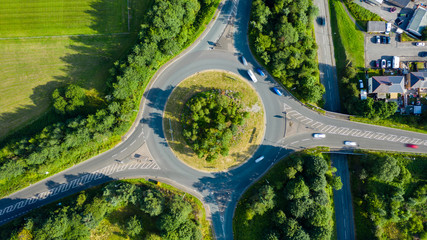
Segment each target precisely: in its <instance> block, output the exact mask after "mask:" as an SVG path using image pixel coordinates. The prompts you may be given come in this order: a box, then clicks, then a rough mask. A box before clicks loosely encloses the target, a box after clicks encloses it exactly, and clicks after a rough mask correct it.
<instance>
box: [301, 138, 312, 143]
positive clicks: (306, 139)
mask: <svg viewBox="0 0 427 240" xmlns="http://www.w3.org/2000/svg"><path fill="white" fill-rule="evenodd" d="M308 140H310V139H309V138H305V139H303V140H301V142H305V141H308Z"/></svg>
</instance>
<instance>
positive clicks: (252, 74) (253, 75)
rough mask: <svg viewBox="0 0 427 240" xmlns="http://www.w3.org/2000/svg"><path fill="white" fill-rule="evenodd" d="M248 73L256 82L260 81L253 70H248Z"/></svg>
mask: <svg viewBox="0 0 427 240" xmlns="http://www.w3.org/2000/svg"><path fill="white" fill-rule="evenodd" d="M248 75H249V77H250V78H251V80H252V81H253V82H254V83H256V82H258V79H256V77H255V74H254V73H253V72H252V70H250V69H249V70H248Z"/></svg>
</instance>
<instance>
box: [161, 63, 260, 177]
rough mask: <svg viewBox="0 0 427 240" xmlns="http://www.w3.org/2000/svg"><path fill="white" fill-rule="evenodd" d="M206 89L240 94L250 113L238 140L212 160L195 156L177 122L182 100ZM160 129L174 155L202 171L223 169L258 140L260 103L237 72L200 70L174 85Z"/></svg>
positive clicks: (245, 154) (243, 156) (244, 157)
mask: <svg viewBox="0 0 427 240" xmlns="http://www.w3.org/2000/svg"><path fill="white" fill-rule="evenodd" d="M209 89H222V90H232V91H234V92H240V93H241V94H242V101H241V102H242V103H243V104H244V108H246V109H245V110H246V111H249V113H250V117H249V119H248V120H246V123H245V127H244V130H243V131H242V132H241V133H240V134H241V135H240V140H239V141H238V142H237V143H235V144H233V145H232V146H231V147H230V152H229V155H228V156H225V157H224V156H220V157H219V158H218V159H216V160H214V161H212V162H207V161H205V160H204V159H199V158H198V157H197V155H196V154H195V153H194V152H193V151H192V150H191V148H190V147H189V146H188V145H187V144H186V143H185V139H184V137H183V136H182V128H181V122H180V116H181V113H182V109H183V107H184V104H185V103H186V101H187V100H188V99H190V98H191V97H192V96H193V95H194V94H195V93H197V92H202V91H206V90H209ZM163 129H164V132H165V136H166V139H167V140H168V143H169V145H170V147H171V148H172V150H173V151H174V153H175V155H176V156H177V157H178V158H179V159H181V160H182V161H184V162H185V163H186V164H188V165H190V166H192V167H194V168H197V169H201V170H205V171H220V170H226V169H228V168H230V167H232V166H235V165H238V164H241V163H242V162H244V161H246V160H247V159H248V158H249V157H250V156H252V154H253V153H254V152H255V150H256V149H257V148H258V146H259V144H260V143H261V141H262V138H263V136H264V130H265V120H264V106H263V104H262V101H261V99H260V98H259V96H258V94H257V93H256V91H255V90H254V89H253V87H252V86H251V85H250V84H248V83H246V81H245V80H242V79H241V78H240V77H239V76H237V75H234V74H231V73H225V72H216V71H208V72H202V73H198V74H195V75H193V76H191V77H189V78H187V79H186V80H184V81H182V82H181V83H180V84H179V85H178V86H177V87H176V88H175V89H174V91H173V92H172V94H171V95H170V97H169V99H168V102H167V104H166V107H165V114H164V117H163ZM171 132H172V134H171ZM172 135H173V136H172Z"/></svg>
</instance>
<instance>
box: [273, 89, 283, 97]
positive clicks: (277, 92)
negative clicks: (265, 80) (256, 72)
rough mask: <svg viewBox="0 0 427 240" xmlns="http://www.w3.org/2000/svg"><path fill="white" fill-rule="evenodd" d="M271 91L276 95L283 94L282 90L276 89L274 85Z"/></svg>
mask: <svg viewBox="0 0 427 240" xmlns="http://www.w3.org/2000/svg"><path fill="white" fill-rule="evenodd" d="M273 91H274V92H275V93H276V94H277V95H279V96H282V95H283V94H282V92H281V91H280V90H279V89H278V88H276V87H274V88H273Z"/></svg>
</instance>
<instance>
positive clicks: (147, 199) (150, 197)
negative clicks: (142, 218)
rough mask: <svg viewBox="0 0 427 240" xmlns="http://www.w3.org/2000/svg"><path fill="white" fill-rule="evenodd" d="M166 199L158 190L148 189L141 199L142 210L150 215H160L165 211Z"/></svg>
mask: <svg viewBox="0 0 427 240" xmlns="http://www.w3.org/2000/svg"><path fill="white" fill-rule="evenodd" d="M163 202H164V199H163V197H162V196H161V195H160V193H159V192H157V191H152V190H147V191H145V192H144V198H142V200H141V201H140V206H141V210H142V211H143V212H145V213H147V214H149V215H150V216H158V215H160V214H161V213H162V211H163V204H164V203H163Z"/></svg>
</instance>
